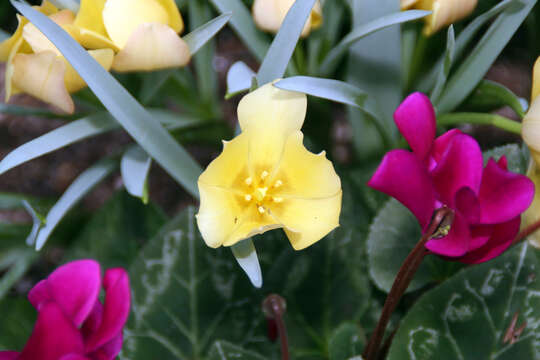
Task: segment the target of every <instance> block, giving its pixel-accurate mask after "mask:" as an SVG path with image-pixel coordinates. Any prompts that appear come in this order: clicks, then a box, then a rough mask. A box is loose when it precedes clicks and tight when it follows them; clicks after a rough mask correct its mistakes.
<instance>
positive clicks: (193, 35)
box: [183, 12, 232, 55]
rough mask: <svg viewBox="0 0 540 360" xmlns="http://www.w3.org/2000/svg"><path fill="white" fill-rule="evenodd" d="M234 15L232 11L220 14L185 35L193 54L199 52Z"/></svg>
mask: <svg viewBox="0 0 540 360" xmlns="http://www.w3.org/2000/svg"><path fill="white" fill-rule="evenodd" d="M231 17H232V13H231V12H227V13H224V14H221V15H219V16H218V17H216V18H215V19H212V20H210V21H209V22H207V23H206V24H203V25H201V26H199V27H198V28H196V29H195V30H193V31H192V32H190V33H189V34H187V35H185V36H184V37H183V39H184V41H185V42H187V44H188V46H189V51H190V52H191V55H194V54H196V53H197V51H199V50H200V48H202V47H203V46H204V45H205V44H206V43H207V42H208V41H210V40H211V39H212V38H213V37H214V36H216V34H217V33H218V32H219V31H220V30H221V29H222V28H223V27H224V26H225V25H226V24H227V22H229V20H230V19H231Z"/></svg>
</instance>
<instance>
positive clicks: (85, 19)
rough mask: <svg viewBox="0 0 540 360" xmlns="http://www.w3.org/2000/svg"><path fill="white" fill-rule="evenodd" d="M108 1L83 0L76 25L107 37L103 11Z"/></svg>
mask: <svg viewBox="0 0 540 360" xmlns="http://www.w3.org/2000/svg"><path fill="white" fill-rule="evenodd" d="M105 1H106V0H81V6H80V8H79V11H78V12H77V17H76V18H75V22H74V25H75V26H76V27H78V28H81V29H86V30H88V31H91V32H94V33H96V34H99V35H101V36H103V37H107V30H105V24H103V9H104V7H105Z"/></svg>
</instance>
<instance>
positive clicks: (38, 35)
mask: <svg viewBox="0 0 540 360" xmlns="http://www.w3.org/2000/svg"><path fill="white" fill-rule="evenodd" d="M49 18H50V19H51V20H52V21H54V22H55V23H56V24H57V25H60V26H64V25H70V24H73V22H74V21H75V14H74V13H73V12H72V11H70V10H67V9H65V10H61V11H59V12H57V13H55V14H53V15H51V16H49ZM23 38H24V40H25V41H26V42H27V43H28V44H30V47H32V50H33V51H34V53H39V52H42V51H53V52H54V53H55V54H56V55H59V56H60V55H61V53H60V51H59V50H58V49H57V48H56V46H54V44H53V43H52V42H51V41H50V40H49V39H48V38H47V37H46V36H45V34H43V33H42V32H41V31H40V30H39V29H38V28H37V27H36V26H35V25H34V24H32V23H28V24H26V25H25V26H24V28H23Z"/></svg>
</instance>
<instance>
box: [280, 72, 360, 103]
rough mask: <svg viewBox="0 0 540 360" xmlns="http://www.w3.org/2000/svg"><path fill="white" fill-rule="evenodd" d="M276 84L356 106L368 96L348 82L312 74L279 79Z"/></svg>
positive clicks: (287, 88) (282, 87) (285, 88)
mask: <svg viewBox="0 0 540 360" xmlns="http://www.w3.org/2000/svg"><path fill="white" fill-rule="evenodd" d="M274 86H275V87H278V88H280V89H284V90H291V91H297V92H302V93H306V94H308V95H312V96H316V97H320V98H323V99H328V100H332V101H336V102H339V103H342V104H347V105H351V106H356V107H361V106H362V105H363V103H364V100H365V99H366V97H367V94H366V93H365V92H364V91H362V90H360V89H358V88H357V87H356V86H353V85H350V84H347V83H346V82H343V81H339V80H332V79H322V78H315V77H310V76H293V77H290V78H286V79H283V80H280V81H278V82H277V83H275V84H274Z"/></svg>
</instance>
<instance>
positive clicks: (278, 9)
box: [252, 0, 323, 37]
mask: <svg viewBox="0 0 540 360" xmlns="http://www.w3.org/2000/svg"><path fill="white" fill-rule="evenodd" d="M294 1H295V0H255V2H254V3H253V8H252V13H253V20H254V21H255V25H257V27H258V28H260V29H261V30H264V31H267V32H271V33H274V34H275V33H277V32H278V30H279V28H280V27H281V24H282V23H283V20H285V16H286V15H287V12H289V9H290V8H291V6H293V4H294ZM322 19H323V18H322V8H321V3H320V2H319V0H317V2H315V5H314V6H313V9H312V10H311V14H310V16H309V18H308V20H307V21H306V24H305V25H304V28H303V29H302V34H301V36H302V37H306V36H308V35H309V33H310V32H311V30H315V29H317V28H319V27H320V26H321V25H322Z"/></svg>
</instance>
